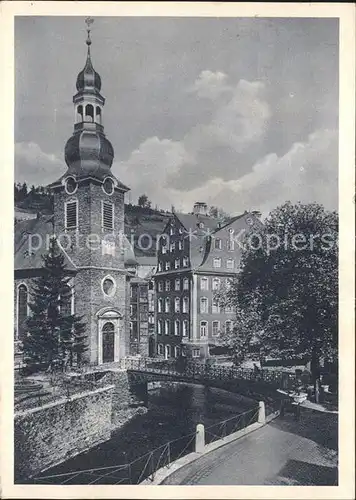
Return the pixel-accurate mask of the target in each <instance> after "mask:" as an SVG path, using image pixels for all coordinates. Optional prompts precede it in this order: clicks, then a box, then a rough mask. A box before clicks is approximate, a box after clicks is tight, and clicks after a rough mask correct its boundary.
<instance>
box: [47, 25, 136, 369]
mask: <svg viewBox="0 0 356 500" xmlns="http://www.w3.org/2000/svg"><path fill="white" fill-rule="evenodd" d="M92 22H93V20H92V19H90V18H88V19H87V20H86V23H87V39H86V45H87V57H86V62H85V66H84V68H83V70H82V71H80V73H79V74H78V77H77V81H76V88H77V92H76V94H75V95H74V97H73V104H74V111H75V123H74V130H73V134H72V136H71V137H70V138H69V139H68V141H67V143H66V146H65V161H66V164H67V171H66V172H65V174H64V175H63V176H62V177H61V178H60V179H58V181H56V182H54V183H53V184H51V186H50V187H51V189H52V191H53V194H54V231H55V234H56V236H57V238H58V240H59V242H60V245H61V247H62V249H63V251H64V252H65V253H66V254H67V256H68V258H69V259H70V261H71V262H72V264H73V265H74V267H75V268H76V276H75V278H74V282H75V286H74V303H75V312H76V314H78V315H81V316H83V320H84V321H85V322H86V324H87V332H88V345H89V349H88V358H89V360H90V362H91V363H95V364H96V363H98V364H101V363H106V362H112V361H118V360H119V359H120V358H121V357H123V356H125V354H126V353H127V349H128V344H129V339H128V336H129V333H128V328H127V321H126V318H127V301H126V291H127V288H128V286H127V277H128V275H129V274H130V273H129V270H128V268H127V265H128V264H129V265H134V255H133V253H132V251H131V256H130V259H129V260H130V262H128V258H127V257H128V252H129V253H130V248H129V244H128V241H127V240H126V238H125V236H124V195H125V192H126V191H128V190H129V188H127V187H126V186H124V185H123V184H122V183H121V182H120V181H119V180H118V179H117V178H116V177H115V176H114V175H113V174H112V172H111V166H112V162H113V159H114V149H113V147H112V145H111V143H110V141H109V140H108V139H107V138H106V136H105V133H104V125H103V123H104V120H103V115H104V106H105V99H104V97H103V96H102V95H101V93H100V92H101V78H100V75H99V74H98V73H97V72H96V71H95V69H94V67H93V63H92V59H91V53H90V47H91V37H90V31H91V30H90V25H91V23H92Z"/></svg>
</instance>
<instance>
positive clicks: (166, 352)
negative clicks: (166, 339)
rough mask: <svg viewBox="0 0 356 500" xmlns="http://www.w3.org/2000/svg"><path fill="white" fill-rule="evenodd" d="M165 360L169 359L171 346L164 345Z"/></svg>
mask: <svg viewBox="0 0 356 500" xmlns="http://www.w3.org/2000/svg"><path fill="white" fill-rule="evenodd" d="M164 347H165V353H164V355H165V358H166V359H168V358H170V357H171V346H170V345H169V344H166V345H165V346H164Z"/></svg>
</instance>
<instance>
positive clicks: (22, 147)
mask: <svg viewBox="0 0 356 500" xmlns="http://www.w3.org/2000/svg"><path fill="white" fill-rule="evenodd" d="M65 168H66V166H65V164H64V162H63V161H61V160H60V159H59V158H57V157H56V156H55V155H53V154H48V153H45V152H44V151H42V149H41V147H40V146H39V145H38V144H36V143H35V142H18V143H16V144H15V178H16V181H17V182H21V183H22V182H26V183H27V184H34V185H38V184H40V185H42V186H45V185H46V184H49V183H51V182H53V181H54V180H56V178H59V177H60V176H61V175H62V174H63V173H64V172H65Z"/></svg>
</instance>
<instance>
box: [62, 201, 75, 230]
mask: <svg viewBox="0 0 356 500" xmlns="http://www.w3.org/2000/svg"><path fill="white" fill-rule="evenodd" d="M64 216H65V227H66V229H75V228H76V227H77V226H78V202H77V200H75V201H67V202H66V204H65V205H64Z"/></svg>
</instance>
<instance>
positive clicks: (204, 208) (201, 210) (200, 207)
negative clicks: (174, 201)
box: [193, 201, 208, 215]
mask: <svg viewBox="0 0 356 500" xmlns="http://www.w3.org/2000/svg"><path fill="white" fill-rule="evenodd" d="M193 213H194V214H195V215H208V205H207V204H206V203H205V202H204V201H196V202H195V203H194V209H193Z"/></svg>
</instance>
